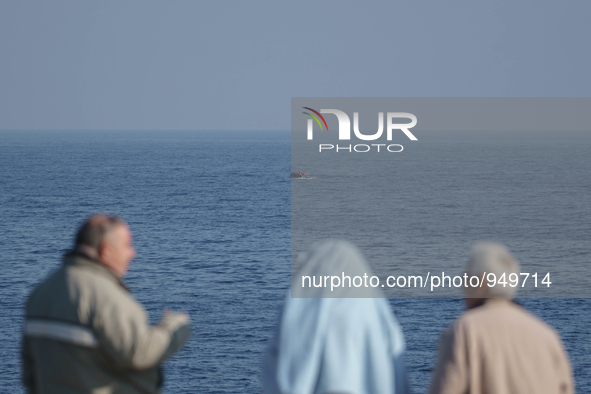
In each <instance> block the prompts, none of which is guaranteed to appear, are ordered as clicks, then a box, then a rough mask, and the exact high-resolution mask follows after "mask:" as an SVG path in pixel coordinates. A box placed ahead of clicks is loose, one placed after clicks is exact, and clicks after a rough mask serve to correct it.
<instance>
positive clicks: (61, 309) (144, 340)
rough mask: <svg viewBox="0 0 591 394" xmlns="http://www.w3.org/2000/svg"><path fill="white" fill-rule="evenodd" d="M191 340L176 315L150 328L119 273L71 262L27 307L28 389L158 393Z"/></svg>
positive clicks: (80, 260) (25, 375)
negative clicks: (162, 369)
mask: <svg viewBox="0 0 591 394" xmlns="http://www.w3.org/2000/svg"><path fill="white" fill-rule="evenodd" d="M189 334H190V326H189V325H188V323H187V321H186V318H185V317H183V316H180V315H176V314H171V315H168V316H166V317H164V318H163V319H162V320H161V321H160V323H159V324H158V325H156V326H150V325H149V324H148V321H147V316H146V313H145V311H144V309H143V308H142V306H141V305H140V304H139V303H138V302H137V301H135V300H134V299H133V298H132V297H131V295H130V294H129V292H128V291H127V289H126V288H125V286H124V285H123V283H121V281H120V280H119V278H118V277H117V276H116V275H115V274H114V273H113V272H112V271H110V270H109V269H108V268H106V267H104V266H102V265H101V264H99V263H96V262H94V261H92V260H90V259H87V258H84V257H82V256H78V255H67V256H66V257H65V258H64V264H63V266H62V267H61V268H60V269H58V270H57V271H56V272H55V273H53V274H52V275H51V276H50V277H49V278H47V279H46V280H45V281H44V282H42V283H41V284H40V285H39V286H38V287H37V288H36V289H35V290H34V291H33V293H32V294H31V296H30V297H29V300H28V302H27V306H26V320H25V335H24V340H23V380H24V384H25V386H26V387H27V388H28V390H29V392H40V393H82V392H84V393H87V392H91V393H120V392H121V393H123V392H125V393H136V392H137V393H156V392H158V386H159V383H160V374H159V370H158V366H159V364H160V363H162V361H164V359H166V358H167V357H169V356H170V355H172V354H173V353H174V352H176V351H177V350H178V349H179V348H180V347H181V346H182V345H183V344H184V343H185V342H186V340H187V339H188V337H189Z"/></svg>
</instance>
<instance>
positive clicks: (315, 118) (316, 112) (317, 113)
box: [302, 107, 328, 131]
mask: <svg viewBox="0 0 591 394" xmlns="http://www.w3.org/2000/svg"><path fill="white" fill-rule="evenodd" d="M302 108H304V109H307V110H309V111H312V112H314V113H315V114H316V115H318V116H320V119H322V121H323V122H324V125H325V126H326V131H328V125H327V124H326V120H324V116H322V115H320V112H318V111H316V110H315V109H312V108H310V107H302ZM302 113H303V114H306V115H309V116H311V117H312V118H314V120H315V121H316V122H317V123H318V126H320V130H324V129H323V128H322V123H320V120H318V118H317V117H316V116H314V115H312V114H311V113H309V112H302Z"/></svg>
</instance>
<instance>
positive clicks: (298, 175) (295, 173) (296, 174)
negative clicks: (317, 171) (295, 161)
mask: <svg viewBox="0 0 591 394" xmlns="http://www.w3.org/2000/svg"><path fill="white" fill-rule="evenodd" d="M291 177H292V178H305V177H306V173H305V172H304V171H292V172H291Z"/></svg>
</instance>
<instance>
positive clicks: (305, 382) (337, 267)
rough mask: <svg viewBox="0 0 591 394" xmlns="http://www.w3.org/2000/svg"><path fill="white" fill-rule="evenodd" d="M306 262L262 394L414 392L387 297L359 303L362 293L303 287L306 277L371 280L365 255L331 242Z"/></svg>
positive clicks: (373, 292) (371, 291)
mask: <svg viewBox="0 0 591 394" xmlns="http://www.w3.org/2000/svg"><path fill="white" fill-rule="evenodd" d="M302 262H303V267H302V269H301V270H300V271H299V273H298V274H297V275H295V278H294V282H293V283H292V289H291V294H290V295H288V297H287V300H286V303H285V306H284V308H283V311H282V314H281V316H280V321H279V325H278V327H277V331H276V334H275V337H274V339H273V341H272V343H271V345H270V347H269V349H268V351H267V354H266V356H265V360H264V365H263V385H264V392H265V393H273V394H275V393H281V394H312V393H329V392H330V393H356V394H357V393H359V394H361V393H368V394H373V393H375V394H389V393H393V394H406V393H408V392H409V388H408V381H407V377H406V369H405V365H404V351H405V344H404V337H403V334H402V331H401V329H400V326H399V325H398V322H397V321H396V319H395V318H394V316H393V315H392V312H391V311H390V306H389V304H388V302H387V301H386V300H385V299H384V298H383V294H381V290H379V289H378V288H372V287H369V288H368V289H365V288H364V292H363V295H362V297H379V298H346V297H350V296H356V297H358V296H359V294H360V293H359V292H358V291H359V289H358V288H352V289H349V288H347V287H339V288H338V289H334V290H336V292H335V291H334V290H333V291H332V292H331V289H330V286H329V287H327V288H326V287H319V288H312V289H307V290H308V291H310V292H308V291H306V289H302V287H301V277H302V276H304V275H310V276H311V275H317V276H318V275H323V276H324V275H337V274H342V273H344V275H347V276H351V278H353V276H363V274H367V275H368V276H370V277H371V276H372V273H371V269H370V268H369V266H368V264H367V262H366V261H365V258H364V257H363V255H362V254H361V252H360V251H359V250H358V249H357V248H356V247H355V246H354V245H352V244H350V243H348V242H345V241H339V240H327V241H323V242H320V243H318V244H316V245H314V246H313V247H312V249H311V250H310V251H309V252H308V253H306V254H305V255H303V257H302ZM298 281H299V283H298ZM353 289H354V290H353ZM297 297H313V298H297ZM327 297H331V298H327ZM335 297H336V298H335Z"/></svg>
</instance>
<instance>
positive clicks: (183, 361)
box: [0, 131, 591, 393]
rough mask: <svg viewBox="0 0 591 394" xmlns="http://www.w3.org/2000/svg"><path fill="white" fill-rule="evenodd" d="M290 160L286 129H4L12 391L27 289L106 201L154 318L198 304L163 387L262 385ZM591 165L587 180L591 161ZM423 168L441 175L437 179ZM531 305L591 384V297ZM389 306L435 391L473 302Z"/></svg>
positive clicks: (5, 285)
mask: <svg viewBox="0 0 591 394" xmlns="http://www.w3.org/2000/svg"><path fill="white" fill-rule="evenodd" d="M583 140H584V141H583V142H582V141H581V139H580V138H579V139H578V138H576V137H573V138H570V139H568V138H567V139H565V140H564V141H562V142H561V143H562V144H566V145H565V146H563V148H564V149H561V150H559V151H558V152H559V153H557V154H558V155H562V156H559V157H553V158H552V160H555V161H556V163H564V162H565V161H568V160H569V159H570V158H571V157H570V156H569V155H568V154H567V152H573V151H578V150H580V149H581V146H582V145H581V144H583V145H584V144H585V143H588V140H589V138H586V139H583ZM585 141H587V142H585ZM536 143H537V144H541V145H542V146H543V145H544V143H545V142H544V141H543V140H542V141H537V142H536ZM553 143H555V142H553V141H551V140H548V141H547V144H553ZM462 144H468V145H469V144H472V145H473V146H478V144H479V141H478V139H474V140H470V141H468V142H465V141H464V142H462ZM569 144H570V145H569ZM587 146H588V145H587ZM437 148H440V146H439V147H437ZM571 148H572V149H571ZM433 149H435V148H433ZM561 152H562V153H561ZM424 154H425V155H426V157H428V156H429V152H426V153H424ZM450 160H457V163H461V162H462V157H456V158H455V159H453V158H450ZM290 167H291V163H290V136H289V133H287V132H164V131H162V132H121V131H120V132H117V133H113V132H65V131H63V132H57V131H52V132H49V131H48V132H0V170H1V171H2V176H1V177H0V219H1V220H0V264H1V267H2V270H1V271H0V341H1V344H2V345H1V352H0V392H11V393H18V392H23V390H22V388H21V386H20V358H19V346H20V335H21V326H22V322H23V320H22V315H23V304H24V301H25V299H26V296H27V294H28V293H29V292H30V290H31V289H32V287H33V286H34V285H35V284H36V283H38V282H39V281H40V280H42V278H44V277H45V276H46V275H47V274H48V273H49V272H51V271H52V270H53V269H55V268H56V267H57V266H58V265H59V262H60V258H61V255H62V254H63V252H64V251H65V250H67V249H68V248H70V247H71V242H72V238H73V235H74V232H75V230H76V227H77V226H78V224H79V223H80V222H81V221H82V220H83V219H84V218H86V217H87V216H88V215H90V214H92V213H94V212H98V211H107V212H111V213H116V214H120V215H121V216H123V217H124V218H125V219H126V220H128V222H129V224H130V226H131V229H132V231H133V233H134V237H135V246H136V250H137V253H138V256H137V258H136V260H135V261H134V262H133V263H132V266H131V269H130V272H129V274H128V276H127V277H126V282H127V283H128V284H129V286H130V288H131V290H132V293H133V294H134V296H135V297H136V298H137V299H138V300H139V301H140V302H141V303H142V304H143V305H144V306H145V307H146V309H147V310H148V312H149V314H150V318H151V321H152V322H156V321H158V320H159V318H160V316H161V314H162V310H163V309H164V308H170V309H173V310H179V311H187V312H189V314H190V315H191V319H192V322H193V326H194V333H193V336H192V339H191V340H190V342H189V344H188V346H187V347H185V348H184V349H183V350H182V351H181V352H180V353H179V354H178V355H176V356H175V357H174V358H172V359H171V360H169V361H168V362H167V363H166V364H165V374H166V383H165V392H166V393H196V392H200V393H225V392H232V393H242V392H244V393H257V392H260V389H261V386H260V378H259V376H260V360H261V355H262V352H263V351H264V349H265V347H266V345H267V341H268V340H269V339H270V337H271V336H272V332H273V328H274V326H275V323H276V319H277V313H278V310H279V308H280V307H281V305H282V303H283V301H284V298H285V296H286V294H287V289H288V286H289V280H290V257H291V250H290V192H291V181H290V180H289V179H288V177H289V172H290ZM559 167H560V166H559ZM457 168H461V166H457ZM560 168H562V167H560ZM581 168H582V169H583V171H584V172H583V175H584V176H586V177H587V178H586V179H589V175H590V174H589V173H588V172H585V171H587V168H588V166H587V167H585V166H583V165H581V166H579V169H578V170H579V171H580V170H581ZM545 171H546V172H547V175H546V176H547V177H548V178H553V177H556V176H560V175H561V173H560V172H557V173H552V167H551V166H550V167H549V168H545ZM548 171H550V172H549V173H548ZM574 171H577V169H576V168H575V169H574ZM421 176H422V177H423V178H422V179H423V180H424V182H430V183H431V184H434V185H436V183H437V178H436V177H434V178H433V179H424V177H425V176H427V175H426V174H425V172H423V173H422V175H421ZM438 176H440V175H438ZM458 176H461V174H459V175H458ZM535 179H537V178H535V177H534V180H535ZM576 179H577V178H576V177H574V178H573V182H575V181H576ZM585 182H587V183H588V181H587V180H585ZM572 186H573V188H575V187H579V186H580V185H572ZM416 197H417V198H419V199H423V200H424V199H425V198H426V196H424V195H421V196H416ZM410 198H412V196H410ZM482 198H486V197H482ZM491 198H498V196H496V195H495V196H491ZM587 201H588V200H587ZM534 204H535V202H534ZM582 206H586V207H587V210H586V211H580V206H579V212H577V214H578V215H582V216H585V215H587V216H588V214H589V212H590V210H589V203H588V202H584V203H583V204H582ZM528 209H530V210H535V209H536V207H535V206H533V207H528ZM445 220H447V221H449V220H453V217H447V216H446V218H445ZM467 231H468V230H467ZM587 234H590V235H591V232H587ZM586 258H588V256H587V257H586ZM521 303H522V305H523V306H525V307H526V308H527V309H528V310H530V311H531V312H532V313H534V314H536V315H538V316H540V317H541V318H543V319H544V320H545V321H547V322H548V323H549V324H550V325H552V326H553V327H555V328H556V329H557V330H558V332H559V333H560V335H561V336H562V338H563V341H564V343H565V346H566V348H567V350H568V353H569V356H570V358H571V361H572V363H573V367H574V371H575V379H576V384H577V391H578V392H579V393H586V392H591V356H590V354H591V339H589V338H591V302H590V301H589V300H588V299H573V298H569V299H523V300H521ZM391 305H392V309H393V311H394V313H395V315H396V317H397V318H398V320H399V321H400V323H401V325H402V328H403V330H404V334H405V336H406V342H407V348H408V364H409V365H408V367H409V375H410V378H411V383H412V385H413V389H414V392H423V391H424V390H425V388H426V385H427V384H428V381H429V378H430V374H431V372H432V368H433V362H434V358H435V349H436V345H437V340H438V337H439V335H440V333H441V331H442V330H443V329H444V328H445V326H447V325H448V324H449V323H451V322H452V321H453V319H454V318H455V317H457V316H458V315H459V314H460V313H461V312H462V310H463V303H462V300H459V299H431V300H429V299H393V300H391Z"/></svg>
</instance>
